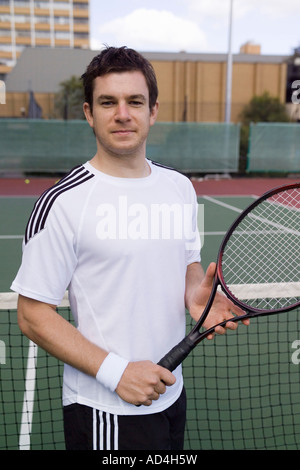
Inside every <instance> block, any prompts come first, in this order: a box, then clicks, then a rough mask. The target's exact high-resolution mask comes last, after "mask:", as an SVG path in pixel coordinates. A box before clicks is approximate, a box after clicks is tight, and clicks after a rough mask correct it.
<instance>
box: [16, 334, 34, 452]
mask: <svg viewBox="0 0 300 470" xmlns="http://www.w3.org/2000/svg"><path fill="white" fill-rule="evenodd" d="M37 353H38V347H37V345H36V344H34V343H33V342H32V341H30V342H29V348H28V359H27V368H26V378H25V392H24V398H23V408H22V418H21V427H20V435H19V449H20V450H30V436H31V428H32V417H33V407H34V393H35V378H36V366H37Z"/></svg>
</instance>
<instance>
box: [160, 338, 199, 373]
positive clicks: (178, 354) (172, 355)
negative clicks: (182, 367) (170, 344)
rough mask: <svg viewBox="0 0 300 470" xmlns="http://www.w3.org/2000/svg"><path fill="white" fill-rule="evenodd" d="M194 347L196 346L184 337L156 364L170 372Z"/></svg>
mask: <svg viewBox="0 0 300 470" xmlns="http://www.w3.org/2000/svg"><path fill="white" fill-rule="evenodd" d="M195 346H196V344H195V343H194V342H193V341H191V340H190V339H189V337H188V336H187V337H185V338H184V339H183V340H182V341H180V343H178V344H177V345H176V346H174V348H172V349H171V350H170V351H169V352H168V353H167V354H166V355H165V356H164V357H163V358H162V359H161V360H160V361H159V362H158V365H159V366H162V367H165V368H166V369H168V370H169V371H171V372H172V371H173V370H174V369H176V367H177V366H179V364H181V363H182V361H183V360H184V359H185V358H186V357H187V356H188V355H189V353H190V352H191V351H192V349H194V347H195Z"/></svg>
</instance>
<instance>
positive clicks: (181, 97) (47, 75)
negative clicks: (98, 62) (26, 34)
mask: <svg viewBox="0 0 300 470" xmlns="http://www.w3.org/2000/svg"><path fill="white" fill-rule="evenodd" d="M96 54H97V51H93V50H89V49H66V48H53V49H51V48H48V49H41V48H26V49H25V50H24V51H23V53H22V54H21V57H20V59H19V60H18V62H17V65H16V66H15V67H14V69H13V70H12V71H11V73H10V74H8V75H7V77H6V104H5V105H1V106H0V117H3V118H5V117H6V118H7V117H21V116H22V115H24V116H27V110H28V99H29V98H28V97H29V93H28V92H29V88H30V89H32V91H33V92H34V94H35V98H36V100H37V102H38V104H39V105H40V106H41V108H42V110H43V118H44V119H51V118H55V117H57V116H56V115H55V109H54V96H55V94H56V93H57V92H58V91H59V88H60V83H61V82H63V81H66V80H68V79H69V78H71V77H72V76H74V75H75V76H78V77H79V76H80V75H81V74H82V73H83V72H84V70H85V68H86V66H87V65H88V64H89V62H90V61H91V59H92V58H93V57H94V56H95V55H96ZM144 55H145V56H146V57H147V58H148V59H149V60H150V62H151V63H152V64H153V66H154V68H155V71H156V74H157V79H158V86H159V101H160V110H159V121H164V122H178V121H187V122H223V121H224V115H225V100H226V67H227V55H226V54H197V53H196V54H189V53H184V52H180V53H158V52H148V53H144ZM62 64H63V66H62ZM287 67H288V57H287V56H268V55H261V54H241V53H240V54H234V55H233V73H232V103H231V120H232V122H239V116H240V113H241V111H242V109H243V107H244V106H245V105H246V104H248V103H249V101H250V100H251V99H252V97H253V96H254V95H262V94H263V93H264V92H268V93H269V94H270V95H271V96H275V97H278V98H279V99H280V101H281V102H282V103H286V89H287V86H288V85H287V84H288V77H287Z"/></svg>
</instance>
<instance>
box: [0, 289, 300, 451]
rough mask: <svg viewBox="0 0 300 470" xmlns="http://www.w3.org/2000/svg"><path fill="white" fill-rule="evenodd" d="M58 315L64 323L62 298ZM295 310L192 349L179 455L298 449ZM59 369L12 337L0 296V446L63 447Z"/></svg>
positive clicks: (6, 303)
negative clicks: (182, 448) (185, 421)
mask: <svg viewBox="0 0 300 470" xmlns="http://www.w3.org/2000/svg"><path fill="white" fill-rule="evenodd" d="M299 295H300V294H299ZM59 313H60V314H61V315H63V316H64V317H65V318H66V319H68V320H70V321H72V320H71V313H70V309H69V307H68V303H67V301H65V303H63V304H62V306H61V307H60V308H59ZM299 313H300V312H298V311H296V310H293V311H292V312H289V313H283V314H280V315H271V316H268V317H262V318H259V319H253V320H252V321H251V324H250V326H249V327H246V326H244V325H240V326H239V328H238V330H237V331H234V332H232V331H228V332H227V334H226V335H224V336H218V337H216V338H215V340H213V341H208V340H205V341H204V342H203V343H201V344H200V345H198V347H197V348H195V349H194V351H193V353H192V354H191V355H190V356H189V357H188V358H187V359H186V360H185V362H184V376H185V385H186V391H187V397H188V412H187V418H188V419H187V426H186V436H185V449H186V450H198V449H199V450H200V449H201V450H223V449H224V450H254V449H261V450H263V449H266V450H273V449H282V450H284V449H286V450H292V449H299V448H300V393H299V392H300V317H299ZM190 327H191V322H190V320H189V319H188V316H187V329H188V330H190ZM62 369H63V366H62V364H61V363H60V362H59V361H57V360H56V359H54V358H53V357H51V356H49V355H48V354H46V353H45V352H44V351H42V350H41V349H40V348H37V347H36V346H35V345H34V344H33V343H31V342H30V341H29V340H28V339H27V338H25V337H24V336H23V335H22V333H21V332H20V330H19V328H18V325H17V312H16V296H15V294H0V380H1V388H0V449H2V450H17V449H22V450H25V449H31V450H63V449H64V436H63V423H62V407H61V389H62Z"/></svg>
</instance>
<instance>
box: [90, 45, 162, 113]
mask: <svg viewBox="0 0 300 470" xmlns="http://www.w3.org/2000/svg"><path fill="white" fill-rule="evenodd" d="M133 71H140V72H142V74H143V75H144V77H145V79H146V83H147V86H148V90H149V106H150V109H152V108H153V107H154V105H155V103H156V101H157V97H158V87H157V80H156V75H155V71H154V68H153V66H152V65H151V63H150V62H149V61H148V60H147V59H146V58H145V57H144V56H142V55H141V54H140V53H138V52H137V51H135V50H134V49H129V48H127V47H126V46H123V47H106V49H103V50H102V51H101V52H100V54H98V55H97V56H95V57H94V58H93V60H92V61H91V63H90V64H89V65H88V67H87V69H86V72H85V73H84V74H83V75H82V77H81V78H82V80H83V87H84V95H85V101H86V102H87V103H88V104H89V106H90V109H91V111H92V110H93V91H94V80H95V78H97V77H101V76H103V75H107V74H108V73H121V72H133Z"/></svg>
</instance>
